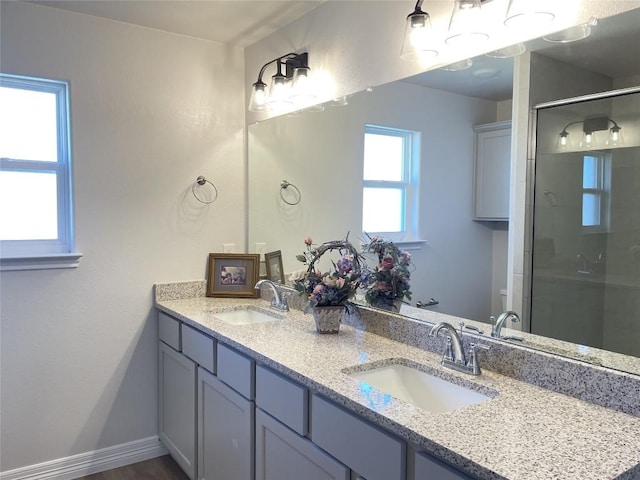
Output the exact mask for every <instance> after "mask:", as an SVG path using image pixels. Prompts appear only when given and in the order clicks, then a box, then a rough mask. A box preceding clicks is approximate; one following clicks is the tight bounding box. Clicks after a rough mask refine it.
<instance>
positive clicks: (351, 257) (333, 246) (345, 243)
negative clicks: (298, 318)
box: [289, 235, 361, 312]
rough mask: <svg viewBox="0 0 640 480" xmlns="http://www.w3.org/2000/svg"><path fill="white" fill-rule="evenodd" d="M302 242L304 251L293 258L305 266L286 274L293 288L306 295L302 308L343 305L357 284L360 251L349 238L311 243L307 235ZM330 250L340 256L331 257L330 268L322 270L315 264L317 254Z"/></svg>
mask: <svg viewBox="0 0 640 480" xmlns="http://www.w3.org/2000/svg"><path fill="white" fill-rule="evenodd" d="M347 237H348V235H347ZM304 243H305V245H306V246H307V251H306V252H304V253H303V254H301V255H297V256H296V258H297V259H298V260H299V261H300V262H302V263H304V264H305V265H307V268H306V269H303V270H300V271H298V272H295V273H293V274H292V275H291V277H290V278H289V280H290V281H291V282H292V283H293V288H295V289H296V290H297V291H298V292H300V294H301V295H307V296H308V302H307V304H306V306H305V309H304V311H305V312H308V311H309V310H310V309H311V308H313V307H326V306H336V305H345V304H346V302H347V301H348V300H349V299H350V298H352V297H353V296H354V295H355V293H356V291H357V289H358V287H359V286H360V271H361V256H360V254H359V253H358V252H357V250H356V249H355V248H354V247H353V245H351V243H349V240H348V239H345V240H333V241H330V242H325V243H322V244H320V245H318V246H315V247H314V245H313V240H312V239H311V237H307V238H305V240H304ZM330 251H337V252H338V253H339V254H340V259H339V260H338V261H337V262H334V261H333V260H331V265H332V268H331V269H330V270H329V271H327V272H324V273H322V272H320V270H318V269H317V265H316V264H317V262H318V260H320V257H322V256H323V255H324V254H325V253H327V252H330Z"/></svg>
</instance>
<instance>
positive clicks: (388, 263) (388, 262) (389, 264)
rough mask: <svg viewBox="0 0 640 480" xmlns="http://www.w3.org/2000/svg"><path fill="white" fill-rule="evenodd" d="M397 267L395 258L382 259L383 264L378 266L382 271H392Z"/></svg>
mask: <svg viewBox="0 0 640 480" xmlns="http://www.w3.org/2000/svg"><path fill="white" fill-rule="evenodd" d="M394 265H395V262H394V261H393V257H384V258H383V259H382V262H380V265H379V266H378V268H379V269H380V270H391V269H392V268H393V267H394Z"/></svg>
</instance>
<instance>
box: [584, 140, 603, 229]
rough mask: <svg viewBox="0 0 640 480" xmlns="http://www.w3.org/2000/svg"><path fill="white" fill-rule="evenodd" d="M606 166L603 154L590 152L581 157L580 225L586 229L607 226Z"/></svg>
mask: <svg viewBox="0 0 640 480" xmlns="http://www.w3.org/2000/svg"><path fill="white" fill-rule="evenodd" d="M607 178H608V168H607V162H606V158H605V155H603V154H597V153H590V154H589V155H584V156H583V159H582V226H583V227H585V228H587V229H588V230H594V231H602V230H605V229H606V228H607V226H608V225H607V224H608V208H607V206H606V201H607V196H606V193H607V190H606V185H607Z"/></svg>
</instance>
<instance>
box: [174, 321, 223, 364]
mask: <svg viewBox="0 0 640 480" xmlns="http://www.w3.org/2000/svg"><path fill="white" fill-rule="evenodd" d="M182 353H184V354H185V355H186V356H188V357H189V358H191V360H193V361H194V362H196V363H197V364H198V365H200V366H201V367H202V368H205V369H207V370H209V371H210V372H211V373H216V366H215V353H216V341H215V340H214V339H213V338H211V337H209V336H207V335H205V334H204V333H202V332H199V331H198V330H196V329H195V328H191V327H189V326H188V325H185V324H182Z"/></svg>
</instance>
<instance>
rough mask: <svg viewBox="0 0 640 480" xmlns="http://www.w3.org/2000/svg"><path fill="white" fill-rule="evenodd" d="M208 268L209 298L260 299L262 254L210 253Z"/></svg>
mask: <svg viewBox="0 0 640 480" xmlns="http://www.w3.org/2000/svg"><path fill="white" fill-rule="evenodd" d="M207 267H208V268H207V297H244V298H257V297H258V295H259V293H260V291H259V290H256V289H255V288H254V287H255V284H256V282H257V281H258V275H259V273H260V270H259V269H260V254H258V253H210V254H209V262H208V264H207Z"/></svg>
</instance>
